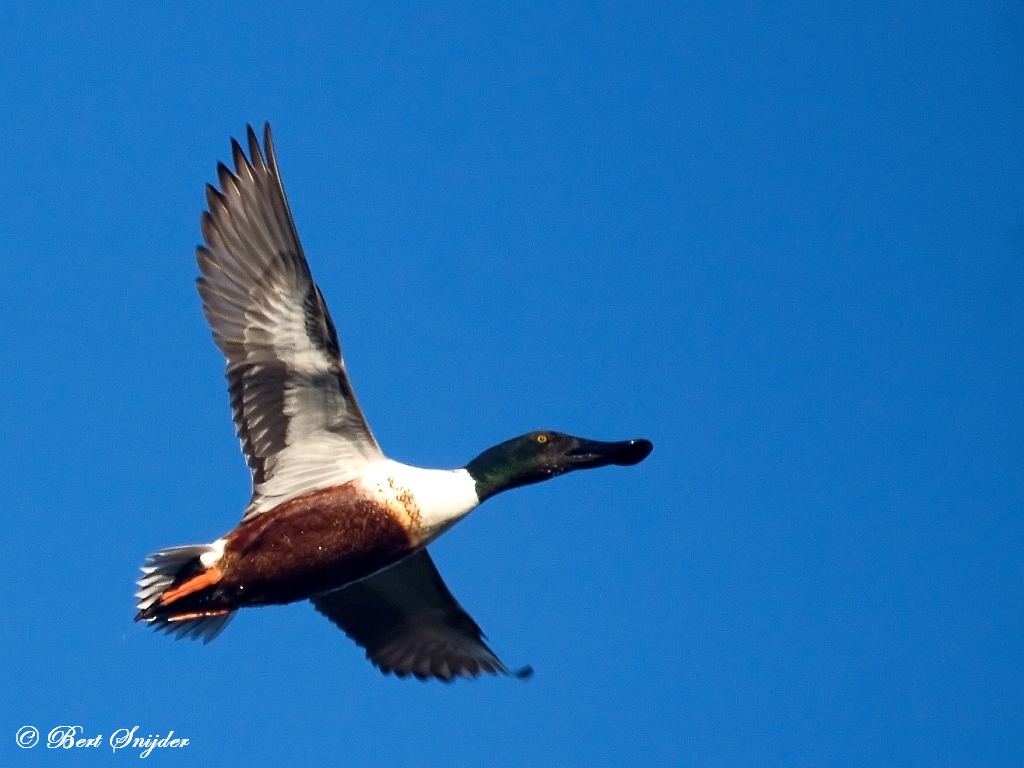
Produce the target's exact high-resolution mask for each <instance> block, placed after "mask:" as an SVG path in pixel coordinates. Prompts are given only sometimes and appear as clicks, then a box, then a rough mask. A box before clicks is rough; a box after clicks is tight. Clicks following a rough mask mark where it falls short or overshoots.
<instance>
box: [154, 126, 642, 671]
mask: <svg viewBox="0 0 1024 768" xmlns="http://www.w3.org/2000/svg"><path fill="white" fill-rule="evenodd" d="M248 144H249V155H248V157H247V156H246V154H245V152H244V151H243V149H242V147H241V146H240V145H239V144H238V142H237V141H235V140H232V142H231V147H232V154H233V157H234V165H235V170H234V172H231V171H230V170H229V169H228V168H227V167H225V166H224V165H223V164H218V167H217V175H218V180H219V182H220V189H219V190H218V189H216V188H214V187H213V186H207V188H206V199H207V204H208V206H209V210H207V211H206V212H204V213H203V215H202V220H201V226H202V234H203V239H204V240H205V242H206V244H205V245H204V246H199V247H198V248H197V249H196V258H197V260H198V262H199V270H200V272H201V273H202V275H201V277H200V278H199V279H198V281H197V284H198V288H199V294H200V296H201V297H202V302H203V312H204V313H205V314H206V318H207V320H208V321H209V323H210V326H211V328H212V329H213V339H214V341H215V342H216V344H217V346H218V347H219V348H220V350H221V352H223V353H224V356H225V357H226V358H227V373H226V375H227V380H228V391H229V393H230V397H231V411H232V415H233V417H234V422H235V431H236V432H237V434H238V438H239V440H240V442H241V446H242V451H243V453H244V454H245V458H246V461H247V463H248V465H249V469H250V470H251V471H252V498H251V500H250V501H249V505H248V506H247V507H246V509H245V514H244V516H243V518H242V522H241V523H239V525H238V526H237V527H236V528H234V530H232V531H230V532H229V533H227V534H225V535H224V536H222V537H221V538H219V539H217V540H216V541H214V542H213V543H212V544H198V545H192V546H182V547H172V548H169V549H164V550H161V551H159V552H155V553H153V554H151V555H149V556H148V557H147V558H146V560H145V563H144V564H143V566H142V576H141V578H139V580H138V582H137V583H138V586H139V591H138V592H136V597H137V598H138V605H137V608H138V614H137V615H136V617H135V620H136V621H144V622H148V623H149V624H151V625H152V626H154V627H156V628H157V629H160V630H164V631H166V632H168V633H171V634H174V635H176V636H178V637H190V638H198V637H202V638H203V640H204V641H205V642H209V641H210V640H212V639H213V638H214V637H216V636H217V635H218V634H219V633H220V632H221V631H222V630H223V629H224V627H225V626H226V625H227V623H228V622H229V621H230V620H231V617H232V616H234V614H235V612H236V611H237V610H238V609H240V608H247V607H251V606H261V605H279V604H283V603H291V602H295V601H297V600H309V601H310V602H312V603H313V605H314V607H315V608H316V609H317V610H318V611H319V612H320V613H322V614H324V615H325V616H326V617H327V618H328V619H330V620H331V621H332V622H334V623H335V624H336V625H337V626H338V627H340V628H341V629H342V630H343V631H344V632H345V633H346V634H347V635H348V636H349V637H350V638H352V639H353V640H354V641H355V642H356V643H358V644H359V645H360V646H361V647H362V648H364V649H365V651H366V655H367V658H369V660H370V661H371V662H373V664H375V665H376V666H377V667H378V668H380V669H381V670H382V671H383V672H384V673H386V674H387V673H394V674H396V675H398V676H400V677H404V676H406V675H409V674H412V675H414V676H415V677H418V678H420V679H428V678H438V679H441V680H445V681H449V680H452V679H454V678H455V677H459V676H464V677H475V676H476V675H478V674H480V673H482V672H487V673H492V674H493V673H497V674H508V669H507V668H506V667H505V665H504V664H502V662H501V661H500V660H499V659H498V657H497V656H496V655H495V654H494V653H493V652H492V651H491V649H490V648H488V647H487V645H486V643H485V642H484V639H483V633H482V632H481V631H480V627H479V626H477V624H476V622H474V621H473V619H472V618H470V616H469V614H468V613H466V611H465V610H463V608H462V607H461V606H460V605H459V604H458V602H456V600H455V598H454V597H453V596H452V594H451V592H449V591H448V588H447V587H446V586H445V584H444V581H442V579H441V575H440V574H439V573H438V571H437V568H436V567H435V566H434V563H433V561H432V560H431V558H430V555H429V554H428V552H427V549H426V548H427V546H428V545H429V544H430V543H431V542H432V541H434V539H436V538H437V537H438V536H440V535H441V534H442V533H444V532H445V531H447V530H448V529H449V528H451V527H452V526H453V525H454V524H455V523H457V522H458V521H459V520H461V519H462V518H464V517H465V516H466V515H467V514H469V512H470V511H472V510H473V509H474V508H475V507H477V506H478V505H479V504H480V503H481V502H482V501H484V500H485V499H488V498H490V497H491V496H493V495H495V494H497V493H501V492H502V491H507V490H509V489H510V488H517V487H519V486H522V485H528V484H530V483H537V482H540V481H542V480H547V479H549V478H552V477H556V476H558V475H561V474H564V473H566V472H572V471H574V470H577V469H590V468H593V467H603V466H607V465H610V464H617V465H620V466H628V465H632V464H637V463H639V462H640V461H643V460H644V459H645V458H646V457H647V455H648V454H649V453H650V452H651V450H652V448H653V446H652V445H651V443H650V442H649V441H647V440H625V441H621V442H598V441H595V440H584V439H582V438H578V437H572V436H571V435H566V434H562V433H559V432H553V431H550V430H541V431H537V432H530V433H529V434H526V435H522V436H521V437H517V438H514V439H512V440H509V441H507V442H504V443H501V444H500V445H496V446H494V447H493V448H490V449H488V450H486V451H484V452H483V453H481V454H480V455H479V456H477V457H476V458H475V459H473V460H472V461H471V462H469V463H468V464H467V465H466V466H465V467H462V468H461V469H454V470H438V469H421V468H419V467H413V466H409V465H407V464H401V463H399V462H397V461H392V460H391V459H388V458H387V457H386V456H385V455H384V454H383V453H382V452H381V449H380V448H379V447H378V445H377V441H376V440H375V439H374V437H373V433H372V432H371V431H370V427H369V426H368V425H367V423H366V419H365V418H364V417H363V414H362V411H361V410H360V409H359V404H358V403H357V402H356V397H355V393H354V392H353V391H352V386H351V384H349V380H348V376H347V374H346V372H345V363H344V362H343V361H342V358H341V349H340V346H339V344H338V334H337V332H336V331H335V328H334V323H333V322H332V320H331V316H330V313H329V312H328V311H327V304H326V303H325V302H324V297H323V294H322V293H321V292H320V289H319V288H318V287H317V286H316V283H314V282H313V278H312V276H311V275H310V271H309V265H308V264H307V262H306V258H305V256H304V255H303V252H302V246H301V245H300V244H299V236H298V233H297V232H296V230H295V224H294V222H293V221H292V216H291V212H290V210H289V208H288V202H287V200H286V199H285V194H284V187H283V186H282V184H281V176H280V174H279V173H278V169H277V159H276V157H275V154H274V143H273V140H272V137H271V133H270V126H269V125H266V126H264V133H263V148H262V150H261V148H260V145H259V141H258V140H257V138H256V135H255V133H254V132H253V129H252V127H249V129H248ZM517 674H518V673H517Z"/></svg>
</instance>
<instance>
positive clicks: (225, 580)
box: [182, 483, 413, 607]
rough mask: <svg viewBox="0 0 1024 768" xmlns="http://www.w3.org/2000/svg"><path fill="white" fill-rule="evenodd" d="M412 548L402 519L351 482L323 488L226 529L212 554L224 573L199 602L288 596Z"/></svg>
mask: <svg viewBox="0 0 1024 768" xmlns="http://www.w3.org/2000/svg"><path fill="white" fill-rule="evenodd" d="M412 550H413V544H412V541H411V540H410V538H409V534H408V533H407V532H406V530H405V528H404V527H403V526H402V524H401V523H400V522H399V521H398V520H397V519H396V518H395V517H394V516H393V515H392V514H390V513H389V512H388V510H387V509H386V508H383V507H381V506H380V505H378V504H376V503H374V502H373V501H372V500H370V499H368V498H367V497H366V496H365V495H364V494H363V493H362V492H361V491H360V490H358V488H357V486H356V485H355V483H347V484H345V485H342V486H337V487H334V488H324V489H322V490H319V491H313V492H312V493H308V494H306V495H304V496H300V497H298V498H295V499H291V500H290V501H286V502H285V503H283V504H281V505H279V506H277V507H275V508H274V509H271V510H269V511H267V512H264V513H263V514H261V515H257V516H256V517H254V518H252V519H250V520H247V521H245V522H244V523H242V524H241V525H239V526H238V527H237V528H236V529H235V530H233V531H232V532H231V533H229V534H228V535H227V541H226V542H225V545H224V555H223V556H222V557H221V559H220V560H219V561H218V562H217V568H219V569H220V570H221V572H222V573H223V576H222V578H221V579H220V581H219V582H218V583H217V584H216V586H215V587H214V588H213V590H211V592H212V594H211V593H206V594H205V595H204V598H205V599H203V600H202V602H203V603H205V604H207V605H210V604H220V605H230V606H231V607H242V606H246V605H270V604H276V603H290V602H293V601H295V600H302V599H305V598H307V597H309V596H310V595H312V594H315V593H317V592H323V591H325V590H328V589H331V588H333V587H338V586H342V585H344V584H347V583H348V582H350V581H354V580H356V579H360V578H363V577H364V576H368V575H369V574H371V573H373V572H374V571H377V570H379V569H381V568H383V567H385V566H387V565H390V564H391V563H393V562H395V561H397V560H398V559H399V558H401V557H403V556H404V555H406V554H408V553H410V552H411V551H412ZM183 602H187V598H186V600H185V601H183ZM182 607H184V606H182Z"/></svg>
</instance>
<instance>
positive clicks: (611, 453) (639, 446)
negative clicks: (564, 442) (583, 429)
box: [568, 440, 654, 467]
mask: <svg viewBox="0 0 1024 768" xmlns="http://www.w3.org/2000/svg"><path fill="white" fill-rule="evenodd" d="M578 442H579V444H578V445H577V446H576V447H575V448H573V449H572V450H571V451H569V453H568V455H569V456H572V457H573V458H574V459H576V460H577V461H578V462H580V463H581V464H586V465H587V466H593V467H601V466H604V465H606V464H617V465H619V466H620V467H630V466H632V465H634V464H639V463H640V462H641V461H643V460H644V459H646V458H647V457H648V456H650V455H651V451H653V450H654V444H653V443H652V442H651V441H650V440H622V441H621V442H617V443H602V442H600V441H598V440H579V441H578Z"/></svg>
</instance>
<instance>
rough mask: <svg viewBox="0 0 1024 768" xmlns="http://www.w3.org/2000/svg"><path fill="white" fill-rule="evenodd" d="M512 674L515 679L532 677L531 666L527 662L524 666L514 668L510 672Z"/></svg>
mask: <svg viewBox="0 0 1024 768" xmlns="http://www.w3.org/2000/svg"><path fill="white" fill-rule="evenodd" d="M512 676H513V677H515V678H516V679H517V680H529V679H530V678H531V677H533V667H531V666H530V665H529V664H527V665H526V666H525V667H521V668H520V669H517V670H515V671H514V672H513V673H512Z"/></svg>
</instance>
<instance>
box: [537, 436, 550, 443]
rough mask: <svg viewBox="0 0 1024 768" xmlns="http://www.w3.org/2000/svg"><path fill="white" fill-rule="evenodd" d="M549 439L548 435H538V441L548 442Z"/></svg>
mask: <svg viewBox="0 0 1024 768" xmlns="http://www.w3.org/2000/svg"><path fill="white" fill-rule="evenodd" d="M547 441H548V436H547V435H537V442H538V443H546V442H547Z"/></svg>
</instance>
